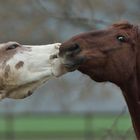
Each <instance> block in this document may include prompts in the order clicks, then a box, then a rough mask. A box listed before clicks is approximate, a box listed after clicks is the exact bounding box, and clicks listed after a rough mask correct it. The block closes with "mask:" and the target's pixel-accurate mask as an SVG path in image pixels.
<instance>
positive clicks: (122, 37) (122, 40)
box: [117, 36, 126, 42]
mask: <svg viewBox="0 0 140 140" xmlns="http://www.w3.org/2000/svg"><path fill="white" fill-rule="evenodd" d="M117 40H118V41H120V42H126V38H125V37H124V36H117Z"/></svg>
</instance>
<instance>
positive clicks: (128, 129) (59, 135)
mask: <svg viewBox="0 0 140 140" xmlns="http://www.w3.org/2000/svg"><path fill="white" fill-rule="evenodd" d="M139 9H140V1H139V0H133V1H132V0H116V1H115V0H59V1H58V0H1V1H0V42H1V43H2V42H7V41H17V42H19V43H21V44H49V43H55V42H64V41H65V40H67V39H69V38H70V37H72V36H73V35H76V34H79V33H81V32H85V31H91V30H93V29H102V28H105V27H106V26H108V25H110V24H112V23H114V22H116V21H119V20H123V19H127V20H129V21H130V22H132V23H134V24H138V23H139V22H140V12H139ZM35 139H36V140H135V136H134V132H133V128H132V125H131V120H130V117H129V113H128V110H127V106H126V104H125V101H124V98H123V96H122V94H121V91H120V89H119V88H118V87H116V86H115V85H113V84H111V83H96V82H95V81H92V80H91V79H90V78H89V77H88V76H86V75H83V74H81V73H80V72H78V71H75V72H72V73H68V74H66V75H64V76H62V77H60V78H58V79H54V80H50V81H49V82H48V83H47V84H46V85H44V86H43V87H42V88H40V89H38V90H37V91H36V93H34V94H33V95H32V96H30V97H28V98H25V99H24V100H12V99H4V100H2V101H0V140H35Z"/></svg>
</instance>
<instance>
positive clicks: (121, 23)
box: [112, 21, 134, 29]
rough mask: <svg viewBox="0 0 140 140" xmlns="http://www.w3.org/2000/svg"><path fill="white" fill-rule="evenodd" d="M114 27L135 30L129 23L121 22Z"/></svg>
mask: <svg viewBox="0 0 140 140" xmlns="http://www.w3.org/2000/svg"><path fill="white" fill-rule="evenodd" d="M112 26H113V27H115V28H119V29H133V28H134V25H133V24H130V23H129V22H128V21H120V22H117V23H114V24H113V25H112Z"/></svg>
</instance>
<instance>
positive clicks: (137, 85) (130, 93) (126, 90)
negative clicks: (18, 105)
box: [120, 76, 140, 140]
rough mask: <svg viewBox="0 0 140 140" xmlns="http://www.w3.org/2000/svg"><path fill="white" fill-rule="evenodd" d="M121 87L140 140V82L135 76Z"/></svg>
mask: <svg viewBox="0 0 140 140" xmlns="http://www.w3.org/2000/svg"><path fill="white" fill-rule="evenodd" d="M120 87H121V89H122V91H123V95H124V97H125V100H126V102H127V105H128V109H129V112H130V115H131V119H132V123H133V126H134V130H135V133H136V136H137V139H138V140H140V82H139V80H138V78H137V77H136V76H134V77H133V78H132V79H131V80H129V81H127V82H126V83H125V84H124V85H122V86H120Z"/></svg>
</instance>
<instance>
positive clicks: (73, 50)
mask: <svg viewBox="0 0 140 140" xmlns="http://www.w3.org/2000/svg"><path fill="white" fill-rule="evenodd" d="M80 51H81V48H80V45H79V44H77V43H75V44H72V45H70V46H69V47H68V48H67V50H66V55H67V56H72V55H76V54H78V53H79V52H80Z"/></svg>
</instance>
